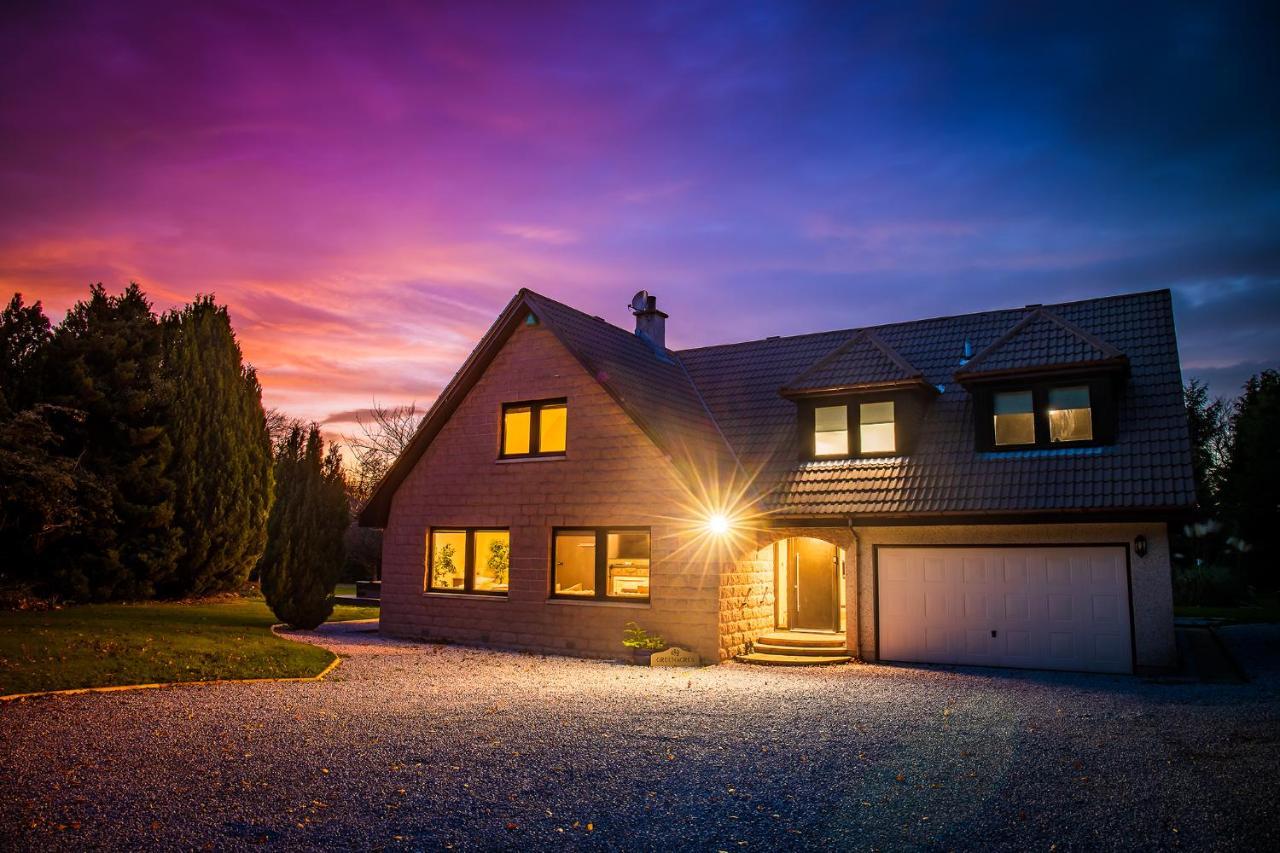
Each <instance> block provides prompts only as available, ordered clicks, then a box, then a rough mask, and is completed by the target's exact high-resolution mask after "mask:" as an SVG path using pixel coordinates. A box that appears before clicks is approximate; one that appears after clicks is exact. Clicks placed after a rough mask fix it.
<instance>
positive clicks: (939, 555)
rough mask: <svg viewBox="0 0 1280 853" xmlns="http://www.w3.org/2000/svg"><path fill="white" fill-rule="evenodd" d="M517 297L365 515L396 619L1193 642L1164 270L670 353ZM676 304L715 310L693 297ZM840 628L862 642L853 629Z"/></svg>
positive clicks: (1065, 642)
mask: <svg viewBox="0 0 1280 853" xmlns="http://www.w3.org/2000/svg"><path fill="white" fill-rule="evenodd" d="M632 307H633V312H634V314H635V323H636V326H635V330H634V331H629V330H624V329H622V328H619V327H617V326H614V325H611V324H610V323H608V322H606V321H604V320H602V319H600V318H599V317H591V316H588V315H586V314H583V313H581V312H579V311H576V310H574V309H573V308H570V307H568V306H566V305H563V304H561V303H559V302H556V301H554V300H551V299H548V298H547V297H545V296H541V295H539V294H537V293H533V292H531V291H528V290H522V291H520V292H519V293H517V294H516V296H515V297H514V298H513V299H512V300H511V302H510V303H509V304H508V305H507V307H506V308H505V309H504V310H503V312H502V314H501V316H500V317H499V318H498V319H497V321H496V322H495V323H494V324H493V326H492V327H491V328H490V329H489V330H488V332H487V333H486V334H485V335H484V337H483V338H482V339H481V340H480V342H479V344H478V345H477V347H476V349H475V350H474V352H472V354H471V356H470V357H469V358H468V359H467V360H466V362H465V363H464V364H463V365H462V367H461V369H460V370H459V371H458V373H457V375H456V376H455V377H454V378H453V380H452V382H450V384H449V385H448V387H447V388H446V389H445V390H444V392H443V393H441V395H440V397H439V399H438V400H437V401H436V402H435V404H434V405H433V406H432V408H431V409H430V411H429V412H428V414H427V415H426V417H425V419H424V421H423V423H422V426H421V428H420V429H419V431H418V433H417V435H416V436H415V438H414V439H413V442H412V444H411V445H410V447H409V448H408V449H407V450H406V451H405V453H404V454H403V455H402V456H401V458H400V459H399V460H398V461H397V462H396V463H395V465H394V466H393V467H392V468H391V470H390V471H389V473H388V474H387V476H386V478H385V479H384V480H383V482H382V483H381V484H380V485H379V486H378V488H377V490H376V492H375V493H374V495H373V497H372V499H371V500H370V501H369V503H368V505H367V506H366V507H365V509H364V511H363V513H362V514H361V517H360V521H361V523H362V524H365V525H368V526H374V527H381V528H384V529H385V538H384V546H383V583H382V630H384V631H386V632H387V633H389V634H393V635H397V636H404V637H412V638H425V639H434V640H441V641H450V642H461V643H476V644H486V645H494V646H502V647H509V648H520V649H530V650H537V651H545V652H558V653H567V654H575V655H587V656H600V657H617V656H619V655H620V654H621V653H622V651H623V650H622V646H621V636H622V631H623V626H624V625H625V623H627V622H631V621H635V622H638V623H640V624H641V625H642V626H643V627H645V628H646V629H648V630H650V631H652V632H655V633H659V634H661V635H662V636H664V637H666V638H667V640H669V641H670V642H672V643H677V644H680V645H683V646H686V647H688V648H691V649H693V650H695V651H697V652H698V653H699V654H700V655H701V656H702V657H703V659H704V660H708V661H719V660H726V659H730V658H733V657H735V656H740V655H744V654H745V653H748V652H751V654H750V655H749V659H752V660H760V661H780V662H787V661H791V660H796V659H799V660H802V661H803V660H805V659H818V660H822V659H828V658H836V659H839V657H840V656H841V655H843V654H846V653H847V654H851V655H857V656H858V657H860V658H862V659H864V660H885V661H912V662H934V663H959V664H988V665H998V666H1017V667H1032V668H1052V669H1068V670H1092V671H1104V672H1131V671H1133V670H1134V668H1135V667H1163V666H1168V665H1170V664H1172V663H1173V662H1174V658H1175V650H1174V633H1173V615H1172V596H1171V585H1170V562H1169V559H1170V555H1169V537H1168V524H1169V522H1170V521H1171V520H1173V519H1176V518H1177V517H1179V516H1180V515H1182V514H1184V513H1185V512H1186V511H1187V510H1188V509H1189V508H1191V507H1192V505H1193V502H1194V488H1193V483H1192V472H1191V462H1190V451H1189V442H1188V435H1187V426H1186V417H1185V414H1184V410H1183V406H1182V396H1181V375H1180V370H1179V364H1178V353H1177V344H1176V340H1175V337H1174V325H1173V315H1172V308H1171V304H1170V296H1169V293H1168V292H1167V291H1156V292H1151V293H1138V294H1132V295H1123V296H1114V297H1107V298H1101V299H1090V300H1084V301H1079V302H1069V303H1063V304H1057V305H1030V306H1026V307H1024V308H1015V309H1010V310H1004V311H988V312H982V313H977V314H967V315H963V316H957V317H939V318H935V319H928V320H919V321H915V322H908V323H893V324H889V325H884V326H876V327H874V328H855V329H843V330H839V331H832V332H822V333H818V334H809V335H798V336H794V337H772V338H766V339H764V340H755V341H746V342H743V343H736V344H727V345H723V346H710V347H700V348H696V349H688V350H679V351H673V350H669V349H667V348H666V341H665V324H666V321H667V315H666V314H664V313H663V312H661V311H660V310H658V308H657V305H656V300H655V299H654V298H653V297H651V296H647V294H643V293H642V294H638V295H637V299H636V301H635V302H633V306H632ZM681 321H682V322H694V318H684V319H682V320H681ZM846 650H847V651H846Z"/></svg>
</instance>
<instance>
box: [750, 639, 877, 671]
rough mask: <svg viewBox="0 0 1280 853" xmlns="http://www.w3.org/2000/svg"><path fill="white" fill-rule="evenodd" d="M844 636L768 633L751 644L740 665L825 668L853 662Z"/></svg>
mask: <svg viewBox="0 0 1280 853" xmlns="http://www.w3.org/2000/svg"><path fill="white" fill-rule="evenodd" d="M845 642H846V641H845V635H844V634H838V633H835V632H833V631H826V632H808V631H770V632H769V633H768V634H765V635H764V636H762V637H760V639H758V640H756V641H755V643H753V644H752V649H751V654H747V655H738V658H737V659H738V660H740V661H742V662H743V663H758V664H763V665H765V666H828V665H831V664H838V663H848V662H849V661H850V660H852V656H851V655H850V654H849V650H848V648H847V647H846V645H845Z"/></svg>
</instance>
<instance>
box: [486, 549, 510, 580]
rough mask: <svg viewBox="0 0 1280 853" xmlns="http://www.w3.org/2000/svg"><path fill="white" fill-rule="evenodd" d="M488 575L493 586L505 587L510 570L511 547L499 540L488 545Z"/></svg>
mask: <svg viewBox="0 0 1280 853" xmlns="http://www.w3.org/2000/svg"><path fill="white" fill-rule="evenodd" d="M488 566H489V575H490V576H491V577H492V578H493V583H494V585H495V586H505V585H506V583H507V573H508V571H510V569H511V546H510V545H509V544H507V543H506V542H504V541H502V540H501V539H494V540H493V541H492V542H490V543H489V562H488Z"/></svg>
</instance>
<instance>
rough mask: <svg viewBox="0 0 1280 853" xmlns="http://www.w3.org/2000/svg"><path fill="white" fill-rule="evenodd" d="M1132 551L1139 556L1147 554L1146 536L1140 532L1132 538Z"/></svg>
mask: <svg viewBox="0 0 1280 853" xmlns="http://www.w3.org/2000/svg"><path fill="white" fill-rule="evenodd" d="M1133 553H1135V554H1137V555H1138V556H1139V557H1145V556H1147V537H1145V536H1143V535H1142V534H1141V533H1139V534H1138V535H1137V537H1136V538H1135V539H1134V540H1133Z"/></svg>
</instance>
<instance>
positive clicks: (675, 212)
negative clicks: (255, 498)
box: [0, 0, 1280, 432]
mask: <svg viewBox="0 0 1280 853" xmlns="http://www.w3.org/2000/svg"><path fill="white" fill-rule="evenodd" d="M1042 5H1045V4H1027V3H1011V4H1009V5H1007V6H1003V7H1002V6H994V7H989V8H987V9H986V10H984V11H981V12H977V11H974V9H973V7H968V6H961V5H959V4H949V3H932V4H922V5H919V6H916V7H915V8H907V7H905V6H903V5H901V4H883V5H880V4H863V3H858V4H853V3H848V4H834V3H828V4H819V5H813V6H809V7H805V6H803V5H801V4H796V3H785V4H778V5H776V6H767V5H764V4H756V3H731V4H721V5H717V4H695V3H674V4H670V5H665V4H658V3H648V2H644V3H630V4H625V5H616V6H614V5H611V4H606V3H601V2H589V3H583V4H575V5H560V4H547V3H510V4H486V3H476V2H459V3H450V4H446V3H411V2H405V3H368V4H366V3H355V2H351V3H336V4H323V3H318V2H306V3H299V4H296V5H293V6H292V7H291V6H290V5H288V4H286V3H269V4H258V3H243V4H238V3H201V4H188V3H173V2H164V3H154V4H144V3H124V2H119V3H116V2H112V3H57V2H27V1H26V0H19V2H16V3H9V4H5V9H4V11H2V12H0V21H3V24H2V26H0V49H2V50H3V56H4V61H3V63H0V201H2V203H0V285H2V286H3V287H4V289H5V290H6V291H9V292H11V291H21V292H22V293H23V294H24V295H25V296H26V298H27V299H28V300H37V299H38V300H41V301H43V303H44V305H45V307H46V309H47V310H48V311H49V313H50V314H51V315H52V316H53V317H54V319H55V320H57V319H60V318H61V316H62V313H63V312H64V311H65V310H66V308H67V307H68V306H69V305H71V304H72V303H73V302H74V301H75V300H76V299H78V298H81V297H83V296H84V295H85V294H86V292H87V285H88V283H89V282H92V281H102V282H104V283H105V284H107V285H108V287H109V288H110V289H112V290H116V289H119V288H120V287H122V286H123V285H124V284H126V283H127V282H128V281H129V280H131V279H133V280H137V281H138V282H140V283H141V284H142V285H143V286H144V287H145V289H146V290H147V291H148V293H149V294H150V295H151V296H152V298H153V299H154V300H155V302H156V304H157V307H158V308H168V307H171V306H173V305H176V304H179V303H181V302H185V301H187V300H188V299H190V298H191V297H192V296H193V295H195V294H196V293H207V292H212V293H215V294H216V296H217V297H218V299H219V300H220V301H223V302H226V303H228V304H229V305H230V308H231V311H232V316H233V319H234V321H235V324H236V327H237V330H238V332H239V335H240V339H241V342H242V345H243V347H244V350H245V353H246V355H247V357H248V358H249V359H250V360H251V361H252V362H253V363H254V364H255V365H256V366H257V367H258V369H259V372H260V374H261V378H262V381H263V385H264V387H265V395H266V402H267V404H268V405H273V406H278V407H281V408H283V409H285V410H286V411H288V412H289V413H291V414H293V415H296V416H300V417H304V418H308V419H315V420H318V421H321V422H324V423H325V424H326V429H328V430H329V431H331V432H342V431H349V430H350V429H351V424H350V421H351V420H352V417H353V413H354V412H356V411H358V410H360V409H363V408H366V407H367V406H368V405H369V404H370V402H371V401H372V400H374V399H377V400H379V401H381V402H383V403H388V404H396V403H405V402H409V401H414V400H416V401H417V402H419V403H420V404H425V403H429V402H430V401H431V399H432V398H433V397H434V396H435V395H436V393H437V392H438V391H439V389H440V388H441V387H442V385H443V384H444V383H445V382H447V381H448V379H449V377H450V375H451V374H452V373H453V371H454V370H455V369H456V368H457V367H458V366H459V364H460V363H461V361H462V360H463V358H464V357H465V356H466V354H467V352H469V351H470V349H471V347H472V345H473V344H474V343H475V341H476V340H477V338H478V337H479V336H480V335H481V334H482V333H483V331H484V329H485V327H486V326H487V325H488V324H489V323H490V322H491V321H492V320H493V319H494V317H495V316H496V314H497V312H498V311H499V310H500V308H501V307H502V305H503V304H504V303H505V302H506V301H507V300H508V299H509V298H510V296H511V295H512V294H513V293H514V291H515V290H517V289H518V288H520V287H522V286H527V287H531V288H533V289H535V290H538V291H540V292H543V293H546V294H547V295H549V296H552V297H555V298H557V299H561V300H563V301H566V302H569V303H570V304H573V305H575V306H577V307H579V308H581V309H583V310H586V311H588V312H590V313H595V314H599V315H601V316H603V317H605V318H606V319H609V320H611V321H613V322H616V323H618V324H620V325H628V324H629V323H630V318H629V315H628V313H627V311H626V308H625V306H626V304H627V302H628V300H629V299H630V297H631V294H632V293H633V292H634V291H636V290H638V289H641V288H645V289H648V290H649V291H651V292H653V293H656V294H657V295H658V297H659V300H660V304H661V305H662V306H663V307H664V308H665V309H666V310H667V311H668V312H669V313H670V314H671V319H670V320H669V321H668V340H669V343H670V344H671V345H673V346H675V347H684V346H693V345H700V344H709V343H718V342H726V341H732V340H739V339H744V338H751V337H762V336H765V335H771V334H792V333H798V332H806V331H817V330H822V329H830V328H842V327H849V326H859V325H867V324H874V323H881V322H888V321H894V320H906V319H913V318H919V317H926V316H934V315H939V314H951V313H959V312H965V311H971V310H980V309H986V308H999V307H1008V306H1016V305H1023V304H1026V303H1030V302H1051V301H1058V300H1063V299H1072V298H1079V297H1086V296H1095V295H1100V294H1107V293H1117V292H1124V291H1137V290H1149V289H1153V288H1161V287H1169V288H1172V290H1173V292H1174V298H1175V310H1176V312H1177V317H1178V323H1179V341H1180V347H1181V352H1182V360H1183V365H1184V370H1185V373H1186V374H1187V376H1188V377H1193V376H1194V377H1200V378H1203V379H1206V380H1209V381H1210V382H1211V383H1212V386H1213V389H1214V391H1215V392H1217V393H1219V394H1224V395H1226V394H1232V393H1234V391H1235V390H1236V388H1237V387H1238V385H1239V384H1240V382H1242V381H1243V380H1244V379H1245V378H1246V377H1247V376H1248V375H1250V374H1251V373H1253V372H1256V371H1257V370H1259V369H1262V368H1264V367H1275V366H1280V332H1277V329H1280V153H1278V152H1280V59H1278V56H1280V51H1277V50H1276V44H1277V43H1280V28H1278V27H1277V22H1276V18H1275V14H1274V12H1271V13H1264V11H1263V10H1264V9H1265V8H1266V6H1265V5H1264V4H1259V5H1258V6H1256V7H1250V6H1249V5H1247V4H1234V3H1224V4H1217V3H1213V4H1209V3H1193V4H1189V5H1185V6H1182V5H1179V4H1166V3H1159V4H1156V5H1153V6H1151V7H1149V8H1139V7H1138V6H1137V5H1136V4H1128V3H1114V2H1113V3H1107V4H1101V5H1098V6H1097V7H1095V8H1094V9H1093V10H1092V11H1080V10H1081V9H1082V8H1083V6H1084V4H1075V3H1067V4H1062V11H1059V12H1045V11H1044V10H1043V9H1037V10H1035V11H1032V10H1029V9H1027V8H1025V7H1030V6H1036V7H1040V6H1042ZM1228 6H1229V7H1231V9H1232V10H1233V11H1230V12H1226V11H1224V9H1225V8H1226V7H1228ZM1273 8H1274V6H1273ZM1066 10H1070V11H1066ZM7 295H8V293H6V294H5V296H6V297H7Z"/></svg>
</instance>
